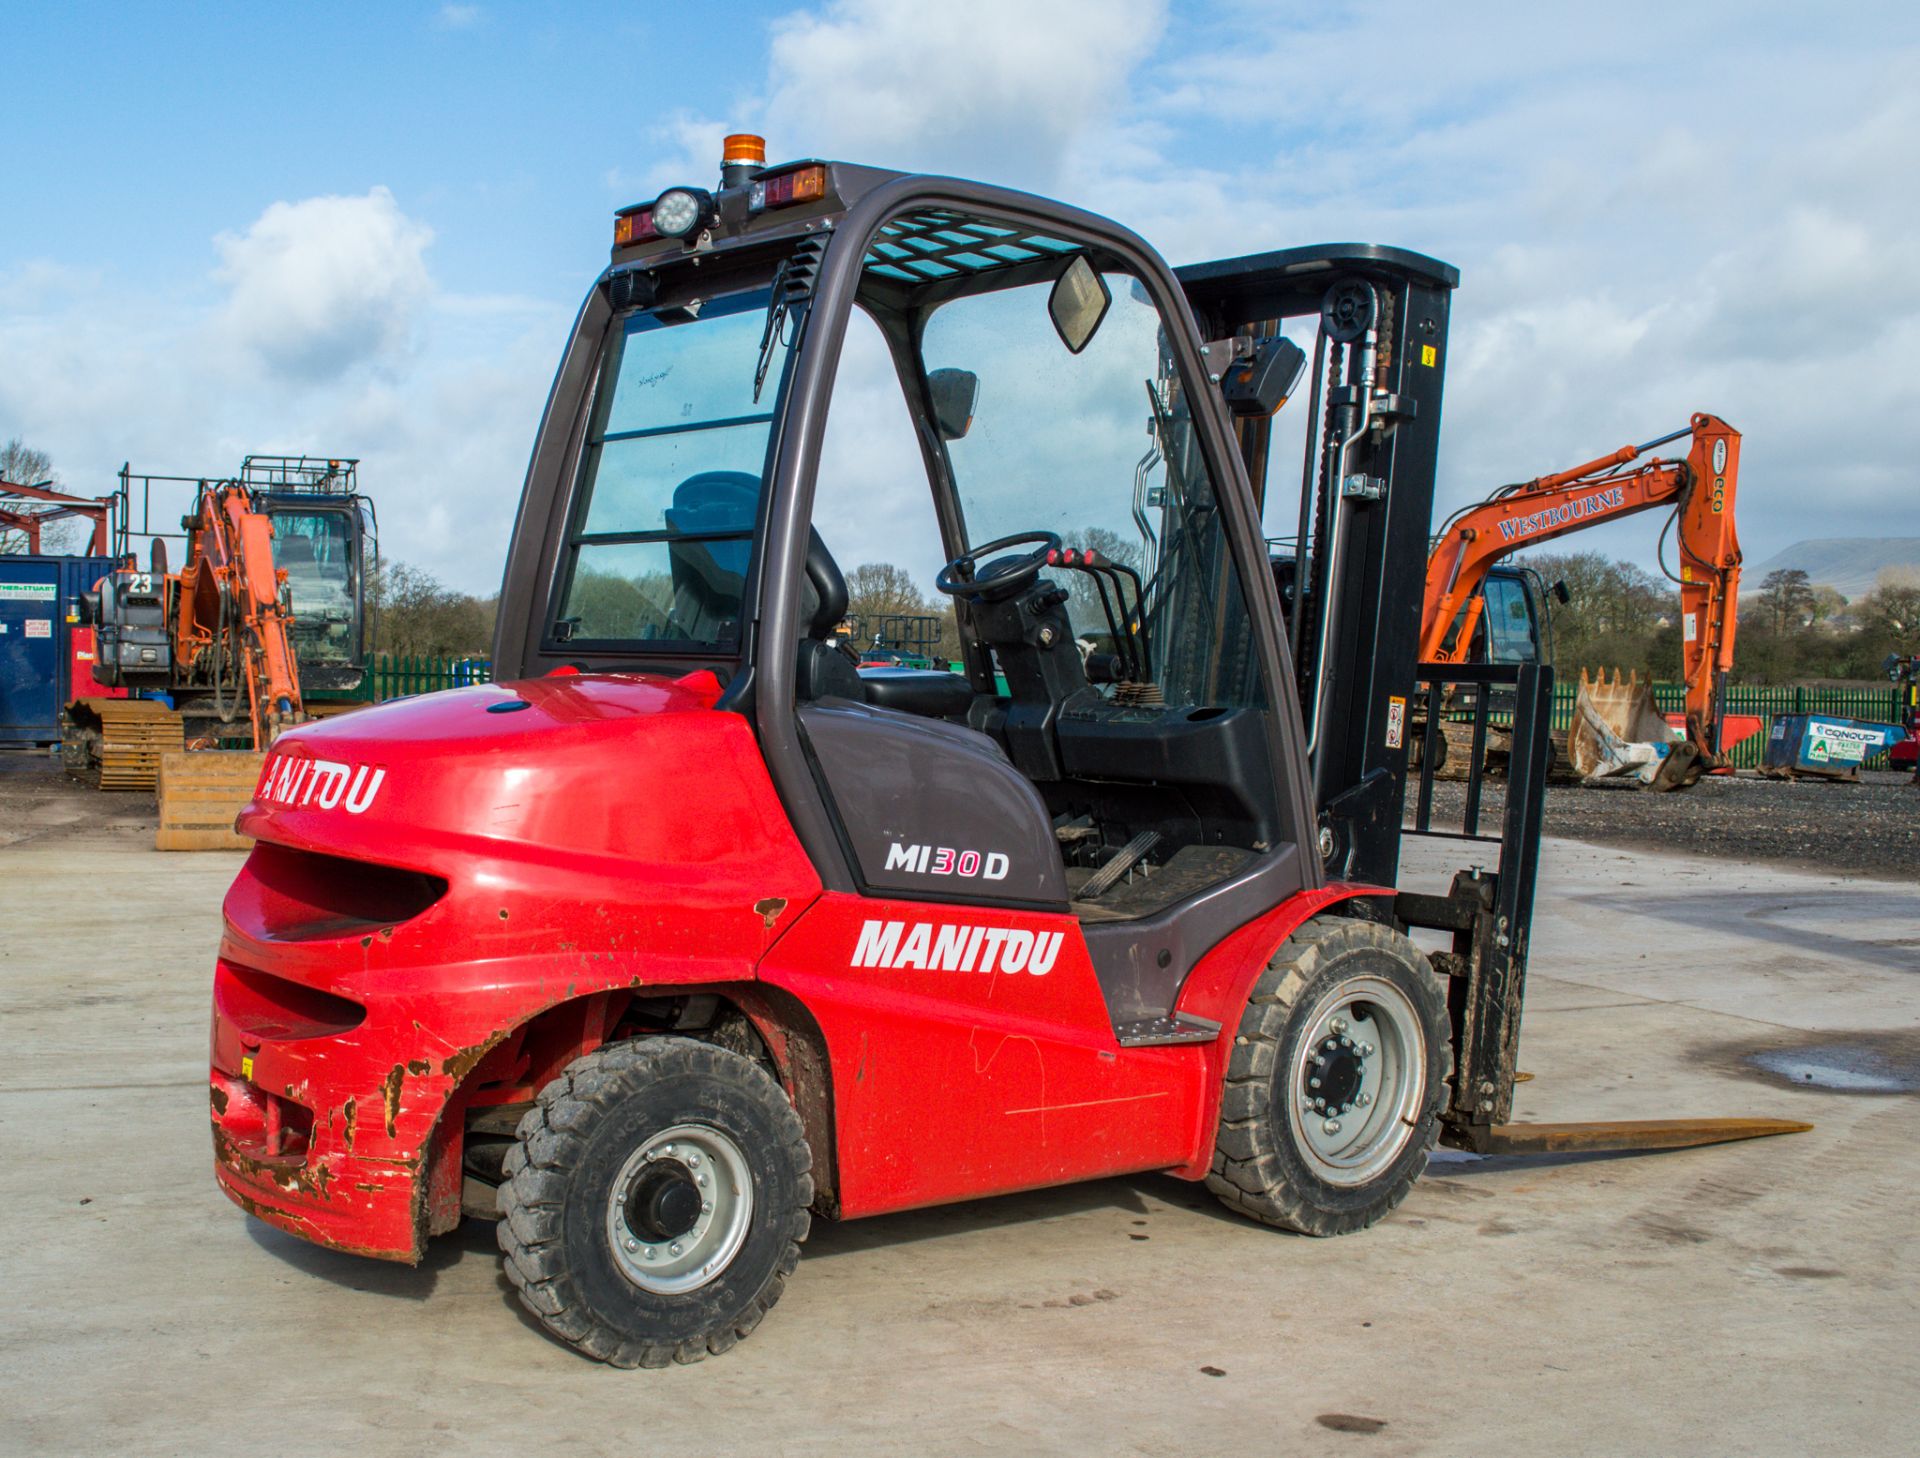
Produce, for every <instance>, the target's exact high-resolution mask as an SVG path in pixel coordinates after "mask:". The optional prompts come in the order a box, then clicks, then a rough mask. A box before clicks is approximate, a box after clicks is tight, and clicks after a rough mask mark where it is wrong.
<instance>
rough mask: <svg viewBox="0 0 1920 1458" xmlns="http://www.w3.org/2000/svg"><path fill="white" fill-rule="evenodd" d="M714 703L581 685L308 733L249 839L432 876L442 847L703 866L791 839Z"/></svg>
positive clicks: (608, 680)
mask: <svg viewBox="0 0 1920 1458" xmlns="http://www.w3.org/2000/svg"><path fill="white" fill-rule="evenodd" d="M719 694H720V685H719V683H718V682H717V681H716V680H715V679H714V678H713V676H712V675H711V674H707V673H700V674H693V675H689V676H688V677H687V678H684V679H668V678H661V677H655V676H652V675H641V674H633V675H624V674H622V675H613V674H574V675H566V676H556V677H550V678H539V679H530V680H526V681H524V682H519V683H507V684H479V685H476V686H474V687H472V688H464V689H454V690H451V691H448V692H444V693H436V694H430V695H426V696H424V697H421V698H416V699H403V700H397V701H395V702H393V703H388V704H382V705H379V706H377V707H374V708H369V709H362V710H357V711H356V712H354V713H351V714H345V715H341V716H340V717H338V718H332V719H327V720H324V721H322V722H319V723H314V724H308V725H303V726H302V727H300V728H298V729H295V730H293V731H291V732H289V733H287V734H284V735H282V736H281V737H280V739H279V740H278V741H276V742H275V744H274V746H273V748H272V750H270V751H269V752H268V754H267V757H266V762H265V765H264V767H263V769H262V772H261V776H260V781H259V783H258V785H257V786H256V787H255V789H254V794H253V799H252V800H251V801H250V802H249V803H248V805H247V807H246V808H245V809H244V810H243V811H242V812H241V814H240V819H239V828H240V830H241V831H242V832H243V833H245V834H247V835H250V836H253V837H255V838H256V839H261V840H269V841H275V842H278V843H280V844H283V845H292V846H297V847H301V848H305V849H310V850H318V851H328V852H332V853H334V854H338V855H349V856H355V857H361V858H365V859H368V860H377V861H380V862H383V863H385V864H388V865H394V866H400V867H404V868H409V869H419V870H429V871H431V870H436V869H437V864H436V863H437V862H438V861H439V860H440V858H441V857H440V855H439V854H438V853H439V852H444V851H446V850H459V851H464V852H466V853H468V854H471V853H474V852H476V851H484V852H487V853H491V854H499V853H501V852H503V851H506V849H507V847H508V846H513V847H515V848H516V851H517V853H518V854H519V855H522V856H529V857H530V858H533V859H541V858H544V857H545V856H546V855H569V856H576V857H578V856H588V857H591V856H611V857H617V858H621V859H627V860H640V861H646V862H652V863H656V864H658V863H662V862H665V863H678V864H688V863H694V864H697V863H699V862H701V861H704V860H708V859H711V858H716V857H718V858H725V857H727V856H729V855H737V854H738V853H739V850H740V848H741V847H743V846H751V845H755V844H760V845H765V844H766V843H767V842H768V841H769V840H770V839H771V840H773V841H775V842H790V841H791V839H792V832H791V830H790V828H789V827H788V825H787V823H786V820H785V816H784V815H783V814H780V813H779V804H778V800H777V799H776V798H775V797H774V796H773V793H772V786H771V785H770V784H769V783H768V782H767V779H766V770H765V766H764V764H763V762H762V761H761V758H760V754H759V746H758V744H757V742H756V741H755V740H754V738H753V733H752V730H751V728H750V726H749V725H748V724H747V722H746V720H745V719H743V718H742V717H741V716H739V715H737V714H731V713H724V712H719V711H716V710H715V709H714V707H713V706H714V704H715V702H716V701H717V700H718V698H719ZM717 777H727V778H728V781H729V782H728V783H727V784H726V787H725V789H724V790H723V791H722V792H721V793H718V794H713V795H704V794H703V790H702V784H703V782H710V781H712V780H713V779H715V778H717ZM743 792H744V793H743ZM696 808H700V809H701V811H702V813H693V812H694V811H695V809H696ZM769 810H771V812H772V813H773V814H775V815H776V816H777V823H775V824H768V823H766V818H767V815H768V813H769ZM509 853H514V852H509Z"/></svg>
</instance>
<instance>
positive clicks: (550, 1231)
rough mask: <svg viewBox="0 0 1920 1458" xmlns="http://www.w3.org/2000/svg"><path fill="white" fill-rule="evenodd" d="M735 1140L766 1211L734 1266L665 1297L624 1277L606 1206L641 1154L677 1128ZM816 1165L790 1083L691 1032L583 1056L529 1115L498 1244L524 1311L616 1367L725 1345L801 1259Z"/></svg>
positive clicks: (511, 1162) (757, 1209)
mask: <svg viewBox="0 0 1920 1458" xmlns="http://www.w3.org/2000/svg"><path fill="white" fill-rule="evenodd" d="M682 1123H701V1124H707V1125H711V1126H712V1127H714V1128H716V1129H719V1130H720V1131H721V1132H723V1133H725V1134H727V1135H728V1136H729V1137H730V1138H731V1139H732V1140H733V1142H734V1143H735V1144H737V1145H738V1146H739V1147H740V1149H741V1150H742V1151H744V1152H745V1153H746V1155H747V1156H748V1159H749V1161H750V1163H751V1165H752V1175H753V1210H752V1216H751V1220H750V1223H749V1226H748V1229H747V1234H746V1238H745V1241H744V1243H743V1244H742V1245H741V1247H740V1249H739V1251H738V1253H737V1254H736V1255H735V1256H734V1257H733V1259H732V1261H731V1262H730V1263H729V1265H728V1266H727V1268H726V1269H725V1270H724V1271H722V1272H721V1273H720V1274H719V1275H718V1276H716V1277H715V1278H714V1279H713V1280H711V1281H709V1282H708V1283H707V1284H706V1285H704V1286H701V1287H699V1288H697V1289H695V1290H692V1291H688V1292H684V1293H680V1294H675V1295H666V1294H662V1293H659V1292H654V1291H648V1290H646V1289H644V1288H642V1287H640V1286H637V1285H635V1284H634V1283H633V1282H632V1281H630V1280H628V1279H627V1277H626V1276H624V1275H623V1274H622V1273H621V1271H620V1267H619V1265H618V1263H617V1261H616V1260H615V1257H614V1253H613V1251H612V1249H611V1244H610V1241H611V1237H610V1236H609V1234H608V1232H607V1228H606V1220H605V1218H604V1217H605V1212H606V1208H607V1201H608V1198H609V1195H610V1192H611V1185H612V1183H613V1181H614V1179H615V1178H616V1177H617V1176H618V1174H619V1172H620V1168H621V1166H622V1164H623V1163H625V1161H626V1159H627V1157H628V1155H629V1154H631V1153H632V1152H633V1150H635V1149H636V1148H637V1147H639V1146H640V1145H641V1144H642V1143H644V1142H645V1141H646V1140H647V1139H648V1138H649V1137H650V1136H651V1135H653V1134H655V1133H658V1132H659V1131H660V1130H662V1129H667V1128H671V1127H673V1126H674V1125H676V1124H682ZM812 1168H813V1156H812V1154H811V1153H810V1151H809V1150H808V1148H807V1141H806V1138H805V1136H804V1134H803V1133H802V1131H801V1127H800V1117H799V1115H798V1114H796V1113H795V1112H794V1109H793V1105H792V1104H791V1103H789V1102H788V1101H787V1096H786V1094H785V1092H784V1091H783V1090H782V1089H781V1088H780V1085H779V1084H777V1083H775V1082H774V1080H773V1079H772V1078H771V1077H769V1076H768V1074H767V1072H766V1070H765V1069H764V1068H762V1067H761V1066H760V1065H759V1064H757V1063H755V1062H754V1061H753V1060H752V1059H749V1058H745V1057H742V1056H741V1055H740V1054H738V1053H734V1052H731V1051H729V1050H727V1049H725V1048H716V1047H714V1046H712V1045H711V1044H707V1043H699V1042H695V1041H693V1040H691V1039H688V1038H665V1037H663V1038H647V1039H641V1040H638V1041H635V1042H628V1043H613V1044H609V1045H607V1046H606V1047H604V1048H600V1049H597V1050H596V1051H594V1052H592V1053H589V1054H587V1055H586V1056H585V1057H582V1058H578V1059H575V1060H574V1062H573V1063H572V1064H570V1065H569V1066H568V1068H567V1070H566V1072H564V1073H562V1074H561V1075H560V1076H559V1077H558V1078H556V1079H555V1080H554V1081H553V1082H552V1083H550V1084H548V1085H547V1086H546V1087H545V1088H543V1089H542V1090H541V1091H540V1097H539V1101H538V1103H536V1104H535V1105H534V1107H533V1108H531V1109H529V1110H528V1111H527V1113H526V1114H525V1116H524V1117H523V1118H522V1119H521V1120H520V1126H519V1130H518V1142H517V1143H516V1144H515V1145H514V1146H513V1147H512V1148H511V1149H509V1150H508V1151H507V1155H506V1160H505V1164H504V1167H503V1169H504V1173H505V1175H506V1180H505V1182H504V1183H503V1184H502V1185H501V1186H500V1194H499V1202H500V1223H499V1227H498V1228H499V1240H500V1250H501V1252H502V1254H503V1255H504V1256H505V1258H506V1274H507V1279H508V1280H509V1281H511V1282H512V1283H513V1285H514V1287H515V1289H516V1290H517V1291H518V1292H519V1294H520V1300H521V1303H522V1304H523V1305H524V1306H525V1307H526V1308H527V1310H528V1311H530V1312H532V1313H533V1314H534V1316H536V1317H537V1318H539V1320H540V1323H541V1324H542V1325H543V1326H545V1327H546V1328H547V1330H548V1331H550V1332H552V1333H553V1334H554V1335H555V1336H557V1337H559V1338H560V1340H562V1341H564V1342H566V1343H568V1344H569V1345H570V1346H573V1347H575V1348H577V1349H578V1350H579V1351H581V1352H584V1353H585V1354H586V1355H587V1356H589V1357H594V1358H596V1359H598V1360H600V1361H602V1362H608V1363H611V1364H612V1365H614V1366H616V1367H664V1366H666V1365H667V1364H668V1363H669V1362H697V1361H700V1360H701V1359H702V1358H703V1357H705V1356H707V1355H708V1354H709V1353H712V1354H714V1355H715V1356H718V1355H719V1354H720V1353H722V1352H725V1351H727V1350H728V1349H729V1348H731V1347H732V1346H733V1345H734V1344H735V1343H736V1342H738V1341H739V1340H740V1339H741V1338H742V1337H744V1336H746V1335H747V1334H748V1333H749V1332H751V1331H752V1330H753V1329H754V1328H755V1327H756V1326H758V1325H759V1324H760V1320H761V1318H762V1317H764V1316H765V1315H766V1314H767V1312H768V1311H769V1310H771V1309H772V1307H773V1304H774V1303H775V1302H776V1301H778V1300H779V1299H780V1294H781V1292H782V1291H783V1290H784V1289H785V1286H786V1279H787V1277H788V1276H790V1275H792V1274H793V1270H794V1267H795V1266H796V1265H798V1264H799V1261H800V1243H801V1242H802V1241H803V1240H805V1239H806V1238H807V1229H808V1225H809V1223H810V1217H809V1215H808V1213H807V1207H808V1205H809V1204H811V1203H812V1200H813V1177H812V1175H811V1173H810V1171H811V1170H812Z"/></svg>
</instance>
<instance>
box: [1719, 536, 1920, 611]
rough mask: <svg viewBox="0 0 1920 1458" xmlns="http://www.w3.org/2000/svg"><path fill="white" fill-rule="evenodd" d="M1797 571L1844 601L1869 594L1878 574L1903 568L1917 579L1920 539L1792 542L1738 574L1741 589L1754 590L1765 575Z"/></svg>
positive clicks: (1840, 539)
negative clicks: (1782, 549)
mask: <svg viewBox="0 0 1920 1458" xmlns="http://www.w3.org/2000/svg"><path fill="white" fill-rule="evenodd" d="M1796 567H1797V568H1799V569H1800V570H1801V571H1802V572H1804V573H1806V574H1807V578H1808V580H1809V581H1811V582H1812V583H1813V584H1814V586H1816V587H1820V586H1826V587H1831V588H1832V589H1833V590H1834V591H1835V592H1837V593H1839V594H1840V595H1841V596H1842V597H1845V598H1849V599H1851V598H1856V597H1860V596H1861V595H1863V594H1865V593H1869V592H1872V591H1873V588H1874V584H1875V582H1876V581H1878V580H1879V577H1880V573H1881V572H1882V571H1883V570H1884V569H1886V568H1888V567H1904V568H1906V569H1907V570H1909V571H1910V572H1912V573H1913V574H1914V575H1915V576H1916V577H1920V537H1815V538H1813V539H1812V540H1810V541H1805V542H1795V543H1794V544H1793V545H1792V546H1791V547H1788V548H1787V549H1786V550H1785V551H1784V552H1778V553H1776V554H1775V555H1773V556H1771V557H1769V558H1767V560H1766V561H1764V562H1762V563H1761V564H1760V565H1759V566H1757V567H1756V566H1754V565H1752V564H1751V563H1749V564H1748V565H1747V566H1746V567H1745V568H1743V569H1742V571H1741V586H1742V587H1745V588H1750V589H1757V588H1758V587H1759V586H1760V583H1761V580H1762V579H1763V578H1765V577H1766V575H1767V574H1768V573H1769V572H1780V571H1787V572H1791V571H1793V570H1794V569H1795V568H1796Z"/></svg>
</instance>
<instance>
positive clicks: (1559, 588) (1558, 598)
mask: <svg viewBox="0 0 1920 1458" xmlns="http://www.w3.org/2000/svg"><path fill="white" fill-rule="evenodd" d="M1547 591H1548V592H1550V593H1552V594H1553V600H1554V601H1555V602H1557V603H1559V604H1560V606H1561V607H1565V606H1566V605H1567V604H1568V603H1570V602H1572V601H1573V594H1572V593H1570V592H1568V591H1567V584H1566V580H1565V579H1564V578H1562V579H1561V580H1560V581H1559V582H1556V583H1554V584H1553V586H1552V587H1549V588H1548V589H1547Z"/></svg>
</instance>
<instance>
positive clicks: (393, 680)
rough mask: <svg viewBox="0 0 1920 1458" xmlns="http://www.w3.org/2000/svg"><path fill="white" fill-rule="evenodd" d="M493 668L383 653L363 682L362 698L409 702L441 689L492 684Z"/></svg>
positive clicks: (480, 662) (471, 661) (477, 661)
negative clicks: (407, 700) (414, 697)
mask: <svg viewBox="0 0 1920 1458" xmlns="http://www.w3.org/2000/svg"><path fill="white" fill-rule="evenodd" d="M492 681H493V665H492V664H491V663H489V662H487V660H486V659H484V658H430V657H427V656H425V655H424V654H389V653H382V654H380V655H379V656H378V657H376V658H375V659H374V660H373V663H372V664H371V666H369V667H368V669H367V675H366V677H365V678H363V679H361V681H360V697H361V698H363V699H371V700H372V701H373V702H375V703H385V702H386V701H387V700H388V699H404V698H410V697H412V696H413V695H414V694H430V693H434V692H435V691H437V690H439V689H448V688H464V687H465V686H466V685H467V684H470V683H491V682H492Z"/></svg>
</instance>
